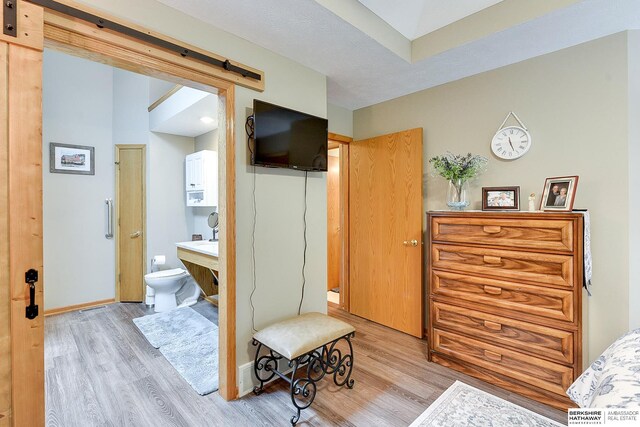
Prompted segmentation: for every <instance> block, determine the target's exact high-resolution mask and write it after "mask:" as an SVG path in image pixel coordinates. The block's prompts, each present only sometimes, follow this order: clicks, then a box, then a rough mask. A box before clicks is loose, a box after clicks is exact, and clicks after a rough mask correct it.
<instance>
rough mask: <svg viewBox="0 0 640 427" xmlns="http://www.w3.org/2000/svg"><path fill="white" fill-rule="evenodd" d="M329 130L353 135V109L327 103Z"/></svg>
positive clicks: (344, 134)
mask: <svg viewBox="0 0 640 427" xmlns="http://www.w3.org/2000/svg"><path fill="white" fill-rule="evenodd" d="M327 119H328V120H329V132H332V133H337V134H339V135H343V136H353V111H351V110H348V109H346V108H342V107H338V106H337V105H333V104H329V105H327Z"/></svg>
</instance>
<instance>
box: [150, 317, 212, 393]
mask: <svg viewBox="0 0 640 427" xmlns="http://www.w3.org/2000/svg"><path fill="white" fill-rule="evenodd" d="M207 322H208V320H207ZM209 323H211V322H209ZM211 325H212V326H213V329H212V330H211V331H210V332H206V333H203V334H201V335H197V336H195V337H194V336H191V337H183V338H180V339H178V340H176V341H174V342H172V343H171V344H167V345H164V346H162V347H160V352H161V353H162V354H163V355H164V357H165V358H166V359H167V360H168V361H169V363H171V364H172V365H173V367H174V368H175V369H176V371H178V373H179V374H180V375H182V378H184V379H185V380H187V382H188V383H189V385H190V386H191V387H193V389H194V390H195V391H197V392H198V394H200V395H202V396H204V395H205V394H209V393H212V392H214V391H216V390H217V389H218V327H217V326H216V325H214V324H213V323H211Z"/></svg>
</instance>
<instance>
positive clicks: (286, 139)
mask: <svg viewBox="0 0 640 427" xmlns="http://www.w3.org/2000/svg"><path fill="white" fill-rule="evenodd" d="M253 121H254V134H253V135H254V136H253V137H254V140H255V149H254V153H253V164H255V165H259V166H267V167H280V168H292V169H299V170H305V171H326V170H327V138H328V121H327V119H323V118H320V117H316V116H312V115H309V114H305V113H302V112H300V111H294V110H290V109H288V108H284V107H280V106H278V105H273V104H269V103H267V102H263V101H259V100H257V99H256V100H254V101H253Z"/></svg>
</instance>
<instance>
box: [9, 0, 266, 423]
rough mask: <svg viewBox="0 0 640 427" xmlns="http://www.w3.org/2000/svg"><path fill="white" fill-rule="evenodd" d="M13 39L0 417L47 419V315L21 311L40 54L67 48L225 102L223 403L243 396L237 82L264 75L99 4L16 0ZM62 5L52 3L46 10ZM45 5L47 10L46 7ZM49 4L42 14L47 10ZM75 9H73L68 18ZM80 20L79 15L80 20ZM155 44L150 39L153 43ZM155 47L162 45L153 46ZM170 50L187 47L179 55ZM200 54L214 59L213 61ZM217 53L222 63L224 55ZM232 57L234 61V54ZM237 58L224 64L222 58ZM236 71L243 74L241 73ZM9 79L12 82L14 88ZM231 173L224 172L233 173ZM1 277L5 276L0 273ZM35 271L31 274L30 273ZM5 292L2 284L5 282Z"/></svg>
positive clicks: (36, 167) (34, 208)
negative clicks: (238, 296) (16, 28)
mask: <svg viewBox="0 0 640 427" xmlns="http://www.w3.org/2000/svg"><path fill="white" fill-rule="evenodd" d="M14 4H17V9H18V10H20V11H21V12H20V13H19V14H18V26H19V28H22V30H20V31H18V32H17V36H7V35H0V57H2V61H3V63H4V64H5V67H2V70H0V98H2V99H3V102H2V105H4V106H5V108H4V109H0V120H2V121H3V123H4V125H5V129H7V132H6V133H5V136H6V138H0V170H3V171H5V176H6V177H7V179H6V180H5V181H4V184H3V185H1V186H0V197H1V198H2V200H1V201H2V204H3V205H4V206H6V207H7V209H6V210H5V212H4V215H0V236H5V237H8V238H6V239H1V240H2V241H3V242H7V243H6V244H5V245H0V265H2V266H4V267H5V268H6V269H5V268H3V269H2V270H3V271H7V272H8V274H7V276H6V278H7V280H6V281H4V283H5V284H6V288H8V292H7V293H8V298H5V299H4V301H5V302H4V303H3V304H0V323H1V324H3V325H11V328H10V329H9V328H1V329H0V350H1V351H2V353H3V354H10V357H3V358H1V360H0V379H1V380H2V381H1V382H2V383H3V384H5V385H7V386H6V387H4V388H2V390H0V418H5V417H6V419H7V420H8V422H9V423H11V424H13V425H33V426H37V425H44V420H45V415H44V412H45V409H44V408H45V405H44V376H45V367H44V352H43V348H44V318H43V316H42V313H40V315H39V316H37V317H36V318H35V319H34V318H29V317H25V307H27V306H30V305H31V306H33V305H38V306H40V307H42V303H43V286H45V285H46V280H47V278H46V277H44V276H45V273H46V272H43V269H42V266H43V262H42V260H43V245H42V223H43V216H42V174H43V170H42V132H41V129H42V114H41V113H42V109H41V105H42V90H41V89H42V56H43V47H44V46H45V45H46V46H47V47H51V48H55V49H57V50H61V51H64V52H66V53H71V54H73V55H75V56H78V57H83V58H88V59H91V60H93V61H99V62H101V63H104V64H109V65H112V66H115V67H119V68H123V69H126V70H129V71H134V72H137V73H140V74H144V75H147V76H154V77H159V78H163V79H167V80H170V81H172V82H174V83H180V84H185V83H187V84H189V85H190V86H192V87H195V88H198V89H202V90H204V91H208V92H211V93H215V94H217V95H218V96H219V97H220V105H224V107H225V108H224V109H221V110H220V111H224V113H222V114H224V115H225V125H224V131H223V132H221V138H222V139H221V140H222V141H223V143H222V144H221V145H220V149H219V152H218V157H219V158H220V159H221V161H220V162H219V169H218V176H219V183H220V184H219V185H220V194H219V199H220V205H219V207H218V210H219V214H220V228H219V236H220V237H219V238H220V242H221V243H220V247H219V253H220V261H221V262H220V274H219V280H220V295H219V315H220V327H219V334H220V343H219V352H220V358H219V362H218V363H219V371H220V394H221V396H222V397H223V398H224V399H227V400H230V399H234V398H236V397H237V393H238V390H237V381H236V377H237V366H236V334H235V326H236V320H235V318H236V312H235V307H236V302H235V301H236V289H235V277H236V275H235V271H236V258H235V254H236V249H235V228H236V226H235V204H236V203H235V164H236V161H235V160H236V159H235V137H236V131H235V126H234V118H235V113H236V109H235V86H236V85H242V86H245V87H247V88H250V89H252V90H257V91H263V90H264V80H265V79H264V73H263V72H262V71H260V70H257V69H255V68H251V67H247V66H245V65H243V64H240V63H237V62H235V61H231V60H229V61H227V60H226V58H224V57H222V56H219V55H216V54H213V53H211V52H208V51H207V50H204V49H201V48H198V47H196V46H191V45H188V44H186V43H183V42H181V41H179V40H176V39H172V38H169V37H167V36H164V35H163V34H160V33H157V32H155V31H150V30H148V29H145V28H143V27H141V26H138V25H133V24H131V23H130V22H128V21H126V20H125V19H119V18H117V17H113V16H110V15H109V14H106V13H103V12H101V11H99V10H97V9H94V8H91V7H88V6H85V5H81V4H78V3H74V4H73V6H67V5H64V7H60V8H59V10H52V9H51V8H44V7H42V6H39V5H35V4H33V3H29V2H25V1H23V0H17V2H14ZM57 6H60V4H59V3H56V2H51V3H50V7H57ZM48 7H49V6H48ZM45 10H46V13H45ZM72 14H73V15H72ZM74 16H75V17H74ZM93 18H95V19H101V20H102V21H103V22H105V23H109V24H116V25H114V27H115V28H117V29H122V28H131V29H135V30H134V31H137V33H139V34H144V35H145V38H146V40H147V41H142V40H140V39H136V38H135V37H131V36H130V35H125V34H123V33H122V32H118V30H107V29H106V28H105V29H104V31H103V30H102V29H103V28H102V26H100V28H99V29H96V26H95V21H91V19H93ZM150 43H151V44H150ZM153 43H156V44H155V45H153ZM166 46H175V47H177V48H180V49H184V50H186V51H188V52H189V53H190V55H188V56H185V55H180V53H179V52H176V51H175V50H171V49H170V48H167V47H166ZM198 58H205V59H209V58H216V59H215V60H214V61H213V63H211V62H208V61H207V60H203V59H198ZM220 58H221V59H220ZM231 59H232V58H231ZM218 63H219V64H231V68H232V70H227V69H224V68H222V67H221V66H217V65H216V64H218ZM236 70H242V71H243V73H239V72H237V71H236ZM9 83H10V84H9ZM227 177H228V178H227ZM30 269H35V270H38V271H40V274H39V278H35V283H34V285H35V292H30V288H31V286H30V285H29V284H25V272H27V271H29V270H30ZM3 277H4V276H3ZM29 277H34V276H33V275H32V276H29ZM3 289H4V288H3ZM18 379H19V381H18Z"/></svg>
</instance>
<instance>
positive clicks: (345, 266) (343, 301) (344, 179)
mask: <svg viewBox="0 0 640 427" xmlns="http://www.w3.org/2000/svg"><path fill="white" fill-rule="evenodd" d="M350 142H353V138H351V137H349V136H344V135H340V134H337V133H331V132H329V144H328V148H329V149H333V148H338V149H339V150H340V172H339V174H340V229H341V230H342V242H341V248H340V252H341V254H342V265H341V266H340V283H341V286H340V304H339V306H340V308H342V309H343V310H345V311H348V312H350V309H349V306H350V304H349V143H350Z"/></svg>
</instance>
